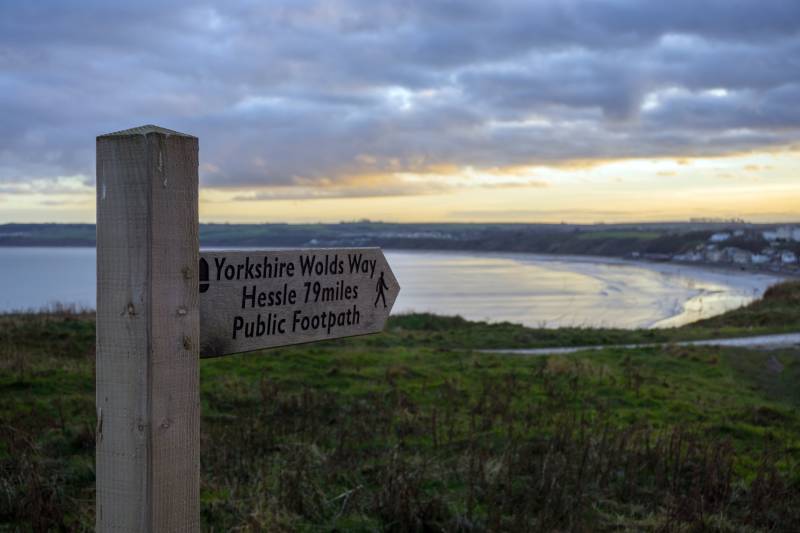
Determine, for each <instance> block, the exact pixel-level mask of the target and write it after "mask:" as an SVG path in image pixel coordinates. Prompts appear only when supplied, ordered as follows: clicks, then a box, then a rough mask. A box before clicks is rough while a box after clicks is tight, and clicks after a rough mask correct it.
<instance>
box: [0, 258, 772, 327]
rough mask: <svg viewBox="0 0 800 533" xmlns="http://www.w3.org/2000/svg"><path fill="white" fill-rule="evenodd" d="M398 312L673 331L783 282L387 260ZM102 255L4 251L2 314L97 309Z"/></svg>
mask: <svg viewBox="0 0 800 533" xmlns="http://www.w3.org/2000/svg"><path fill="white" fill-rule="evenodd" d="M386 256H387V259H388V260H389V263H390V264H391V266H392V269H393V270H394V272H395V275H396V276H397V279H398V280H399V281H400V285H401V286H402V290H401V292H400V297H399V298H398V300H397V302H396V304H395V308H394V312H404V311H431V312H434V313H439V314H448V315H455V314H458V315H461V316H464V317H465V318H469V319H472V320H492V321H502V320H507V321H510V322H517V323H522V324H526V325H530V326H546V327H558V326H574V325H580V326H613V327H625V328H632V327H664V326H672V325H680V324H684V323H687V322H691V321H693V320H697V319H699V318H705V317H708V316H712V315H715V314H718V313H721V312H724V311H726V310H728V309H732V308H735V307H738V306H740V305H742V304H745V303H747V302H749V301H751V300H752V299H754V298H758V297H760V296H761V294H763V292H764V290H766V288H767V287H769V286H770V285H771V284H773V283H776V282H777V281H780V278H776V277H772V276H765V275H755V274H745V273H737V272H723V271H710V270H704V269H699V268H693V267H685V266H677V265H668V264H642V263H631V262H625V261H616V260H612V259H594V258H592V259H588V258H576V257H551V256H539V255H533V254H482V253H477V252H474V253H470V252H459V253H450V252H411V251H388V252H386ZM94 301H95V251H94V248H2V247H0V311H9V310H20V309H39V308H42V307H46V306H50V305H53V304H55V303H66V304H75V305H78V306H81V307H88V308H93V307H94Z"/></svg>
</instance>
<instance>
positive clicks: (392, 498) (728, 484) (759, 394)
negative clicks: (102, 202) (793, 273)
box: [0, 283, 800, 531]
mask: <svg viewBox="0 0 800 533" xmlns="http://www.w3.org/2000/svg"><path fill="white" fill-rule="evenodd" d="M799 298H800V283H790V284H784V285H781V286H778V287H776V288H774V289H772V290H770V291H769V292H768V293H767V294H766V295H765V298H764V299H763V300H762V301H759V302H755V303H753V304H751V305H750V306H748V307H746V308H744V309H740V310H736V311H732V312H730V313H727V314H725V315H722V316H720V317H716V318H713V319H710V320H707V321H704V322H701V323H698V324H695V325H692V326H689V327H686V328H680V329H675V330H667V331H613V330H593V329H571V330H535V329H529V328H524V327H522V326H514V325H510V324H494V325H490V324H484V323H471V322H467V321H464V320H463V319H460V318H456V317H449V318H448V317H435V316H431V315H407V316H399V317H395V318H393V319H392V320H391V321H390V324H389V326H388V328H387V331H386V332H385V333H383V334H380V335H375V336H369V337H362V338H356V339H349V340H339V341H330V342H325V343H319V344H313V345H308V346H299V347H291V348H284V349H277V350H268V351H264V352H263V353H254V354H246V355H237V356H229V357H225V358H220V359H215V360H203V361H202V362H201V387H202V389H201V399H202V409H203V425H202V446H203V457H202V489H201V490H202V502H201V503H202V517H203V522H204V529H208V530H211V529H212V528H213V529H215V530H231V529H234V528H240V529H241V530H248V531H256V530H268V531H318V530H326V531H334V530H338V531H374V530H386V531H409V530H417V531H422V530H427V531H453V530H461V531H498V530H504V531H525V530H553V529H557V530H578V531H588V530H592V531H595V530H605V531H611V530H614V531H618V530H662V531H663V530H670V531H678V530H680V531H699V530H714V531H796V530H798V528H800V471H799V470H798V461H800V447H799V446H798V443H799V442H800V415H798V408H799V407H800V392H799V391H800V388H798V387H797V383H798V381H799V380H800V350H798V349H785V350H778V351H775V352H758V351H748V350H741V349H717V348H709V347H695V348H679V347H674V346H669V345H668V346H666V347H664V348H647V349H640V350H620V349H614V348H609V349H606V350H602V351H599V352H592V353H584V354H579V355H575V356H569V357H539V358H525V357H508V356H498V355H489V354H483V353H478V352H476V351H474V350H475V349H477V348H483V347H490V346H505V347H510V346H547V345H552V346H555V345H564V344H573V345H585V344H591V343H594V342H605V343H615V342H636V341H639V340H641V339H647V340H675V339H679V338H698V337H713V336H719V335H722V334H723V333H725V334H749V333H755V332H764V331H788V330H795V331H797V330H800V306H798V305H796V304H797V302H798V301H799V300H798V299H799ZM0 365H2V368H3V371H2V372H0V530H2V529H4V528H8V529H10V530H15V529H18V528H20V527H23V526H25V527H26V528H30V529H33V530H36V531H45V530H51V529H55V528H57V527H61V528H63V529H66V530H80V529H91V527H92V524H93V512H94V511H93V503H92V502H93V483H94V473H93V449H94V425H95V421H94V374H93V372H94V322H93V317H92V316H91V315H88V314H86V315H83V314H73V313H69V312H62V313H58V314H49V315H0Z"/></svg>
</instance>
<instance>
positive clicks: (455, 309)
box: [386, 251, 784, 328]
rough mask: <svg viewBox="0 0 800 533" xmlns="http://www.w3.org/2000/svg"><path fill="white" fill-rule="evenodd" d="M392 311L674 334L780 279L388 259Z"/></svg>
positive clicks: (585, 262)
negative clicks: (393, 288)
mask: <svg viewBox="0 0 800 533" xmlns="http://www.w3.org/2000/svg"><path fill="white" fill-rule="evenodd" d="M386 255H387V258H388V259H389V262H390V264H391V265H392V269H393V270H394V271H395V274H396V275H397V278H398V279H399V280H400V284H401V285H402V287H403V289H402V291H401V293H400V297H399V298H398V301H397V303H396V304H395V312H409V311H430V312H435V313H438V314H444V315H456V314H457V315H461V316H463V317H465V318H467V319H471V320H488V321H492V322H499V321H509V322H515V323H521V324H525V325H527V326H531V327H548V328H556V327H563V326H584V327H620V328H650V327H673V326H680V325H683V324H687V323H689V322H693V321H695V320H699V319H702V318H707V317H710V316H714V315H717V314H720V313H723V312H725V311H727V310H730V309H734V308H737V307H740V306H742V305H744V304H747V303H749V302H751V301H752V300H754V299H756V298H760V297H761V296H762V295H763V293H764V291H765V290H766V289H767V288H768V287H769V286H771V285H773V284H775V283H778V282H780V281H782V280H783V279H784V278H781V277H778V276H771V275H765V274H753V273H747V272H736V271H728V270H716V269H714V270H712V269H705V268H700V267H694V266H686V265H677V264H670V263H645V262H633V261H626V260H622V259H612V258H599V257H585V256H579V257H578V256H568V257H564V256H546V255H535V254H510V253H496V254H494V253H491V254H490V253H484V254H481V253H476V252H417V251H415V252H404V251H388V252H386Z"/></svg>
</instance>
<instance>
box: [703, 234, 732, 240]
mask: <svg viewBox="0 0 800 533" xmlns="http://www.w3.org/2000/svg"><path fill="white" fill-rule="evenodd" d="M730 238H731V234H730V233H726V232H723V233H715V234H713V235H712V236H711V237H709V239H708V240H709V241H711V242H725V241H727V240H728V239H730Z"/></svg>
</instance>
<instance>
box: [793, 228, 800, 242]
mask: <svg viewBox="0 0 800 533" xmlns="http://www.w3.org/2000/svg"><path fill="white" fill-rule="evenodd" d="M792 240H793V241H794V242H800V228H794V229H792Z"/></svg>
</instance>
